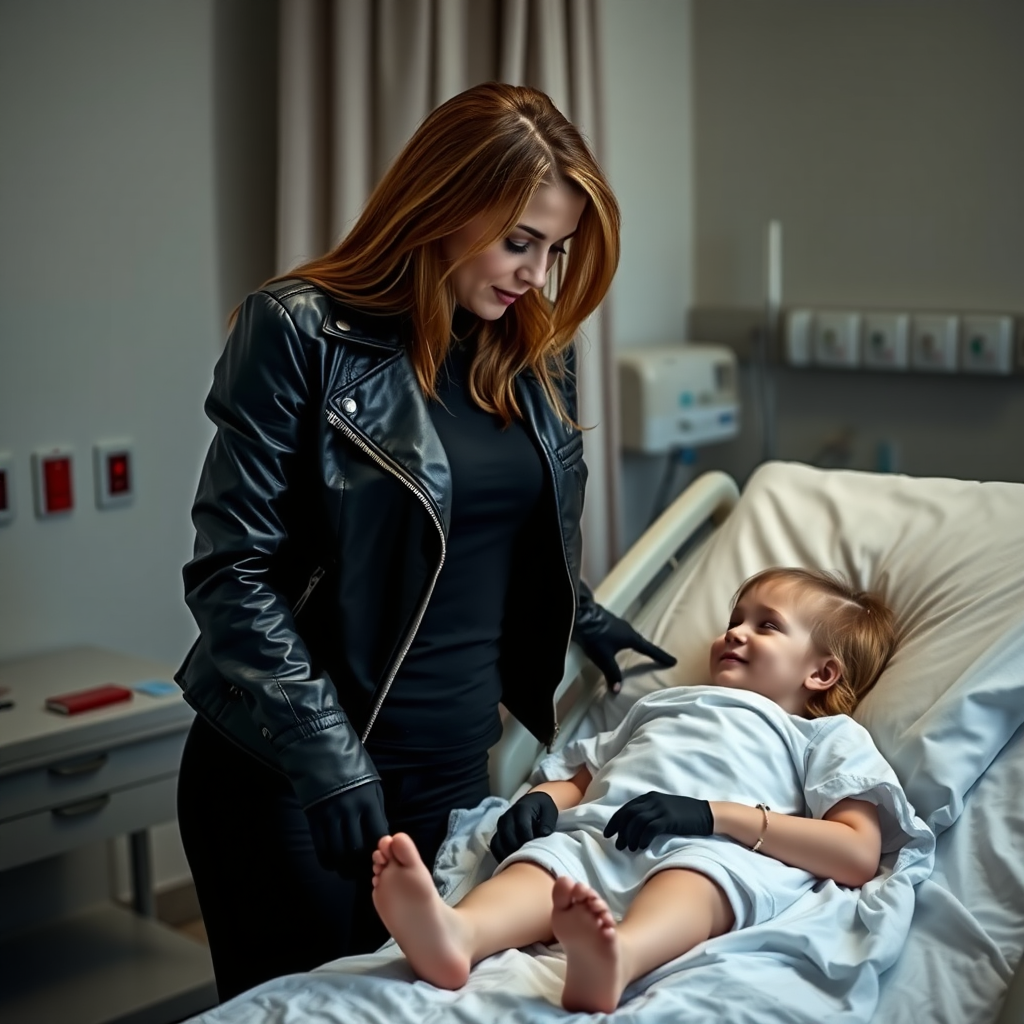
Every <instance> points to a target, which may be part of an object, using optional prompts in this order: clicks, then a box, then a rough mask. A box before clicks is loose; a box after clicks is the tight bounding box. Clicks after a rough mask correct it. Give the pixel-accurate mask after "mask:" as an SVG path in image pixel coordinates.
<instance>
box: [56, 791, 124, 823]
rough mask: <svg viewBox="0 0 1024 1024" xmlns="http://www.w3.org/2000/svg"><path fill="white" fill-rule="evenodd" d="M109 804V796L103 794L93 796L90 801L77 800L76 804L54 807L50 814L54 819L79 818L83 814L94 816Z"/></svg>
mask: <svg viewBox="0 0 1024 1024" xmlns="http://www.w3.org/2000/svg"><path fill="white" fill-rule="evenodd" d="M109 803H110V794H109V793H103V794H101V795H100V796H94V797H93V798H92V799H91V800H79V801H78V803H77V804H65V805H64V806H63V807H54V808H53V811H52V812H51V813H52V814H53V816H54V817H55V818H81V817H82V816H83V815H85V814H95V813H96V812H97V811H102V810H103V808H104V807H106V806H107V804H109Z"/></svg>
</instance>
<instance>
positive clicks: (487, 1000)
mask: <svg viewBox="0 0 1024 1024" xmlns="http://www.w3.org/2000/svg"><path fill="white" fill-rule="evenodd" d="M877 786H879V783H878V780H877V779H875V780H873V782H872V785H871V786H866V787H864V790H863V791H864V792H866V793H868V794H871V793H874V794H875V795H876V796H878V797H879V799H878V802H879V805H880V807H884V808H885V810H886V811H887V815H888V819H889V824H890V825H892V826H893V827H892V828H889V829H888V830H887V836H886V852H885V854H884V856H883V865H882V870H881V871H880V873H879V874H878V876H877V877H876V878H875V879H873V880H872V881H871V882H869V883H868V884H867V885H866V886H864V887H863V889H860V890H857V889H844V888H841V887H839V886H837V885H835V884H834V883H831V882H820V883H818V884H817V885H815V886H814V887H813V888H812V889H810V890H809V891H807V892H805V893H804V895H803V896H801V897H800V898H799V899H798V900H797V901H796V902H795V903H794V904H793V905H792V906H790V907H789V908H788V909H787V910H785V911H783V912H782V913H781V914H780V915H778V916H777V917H774V918H773V919H772V920H770V921H767V922H764V923H762V924H757V925H754V926H752V927H750V928H745V929H743V930H740V931H734V932H730V933H727V934H726V935H722V936H720V937H718V938H716V939H713V940H711V941H709V942H706V943H703V944H701V945H700V946H697V947H696V948H695V949H693V950H691V951H690V952H689V953H687V954H686V955H684V956H682V957H679V958H678V959H676V960H674V961H672V962H670V963H668V964H666V965H664V966H663V967H661V968H659V969H658V970H656V971H653V972H652V973H651V974H649V975H646V976H645V977H643V978H641V979H640V980H639V981H637V982H635V983H634V984H633V985H632V986H631V987H630V988H628V989H627V990H626V992H625V993H624V996H623V1001H622V1004H621V1005H620V1007H619V1009H618V1010H616V1011H615V1013H613V1014H611V1015H610V1019H612V1020H615V1021H622V1022H628V1021H633V1020H641V1019H642V1020H643V1021H644V1024H660V1022H664V1024H670V1022H671V1024H675V1022H677V1021H681V1020H686V1021H688V1022H692V1024H702V1022H706V1024H712V1022H714V1024H719V1022H720V1021H721V1020H723V1019H727V1020H728V1021H729V1022H730V1024H748V1022H749V1024H766V1022H776V1021H778V1022H783V1021H784V1022H786V1024H804V1022H806V1024H821V1022H822V1021H826V1020H827V1021H835V1022H837V1024H839V1022H845V1024H853V1022H865V1021H868V1020H870V1018H871V1016H872V1014H873V1012H874V1009H875V1005H876V1003H877V1000H878V979H879V974H880V973H881V972H882V971H884V970H886V969H887V968H888V967H889V966H890V965H891V964H892V963H893V961H894V960H895V959H896V957H897V956H898V955H899V952H900V949H901V948H902V945H903V942H904V940H905V938H906V933H907V929H908V928H909V925H910V919H911V915H912V913H913V906H914V892H913V886H914V885H915V884H917V883H918V882H920V881H921V880H922V879H924V878H926V877H927V876H928V874H929V872H930V870H931V867H932V860H933V854H934V840H933V837H932V835H931V833H930V832H929V831H928V829H927V828H926V827H925V826H924V825H923V823H922V822H920V820H918V819H916V818H915V817H914V815H913V812H912V810H911V808H910V807H909V805H908V804H907V803H906V799H905V798H904V797H902V791H901V790H899V787H898V785H897V786H895V788H894V789H890V785H889V782H888V781H886V782H885V783H884V785H881V787H880V788H875V787H877ZM883 790H884V791H885V793H886V794H887V795H886V796H885V797H884V798H883V797H882V796H881V794H882V791H883ZM506 806H507V804H506V803H505V801H502V800H499V799H497V798H494V797H492V798H490V799H488V800H486V801H484V803H483V804H481V805H480V806H479V807H477V808H474V809H473V810H468V811H456V812H455V813H454V814H453V815H452V822H451V827H450V829H449V835H448V838H447V839H446V841H445V844H444V845H443V846H442V848H441V852H440V854H439V855H438V861H437V865H436V869H435V876H436V879H437V882H438V885H439V888H440V891H441V893H442V895H443V896H444V897H445V899H446V900H447V902H449V903H456V902H458V901H459V900H460V899H461V898H462V896H463V895H464V894H465V893H466V892H467V891H468V890H469V888H470V887H471V886H473V885H475V884H477V883H478V882H479V881H482V880H483V879H484V878H486V877H488V876H489V875H490V874H491V872H492V871H493V870H494V867H495V863H494V859H493V857H492V856H491V854H490V852H489V850H488V845H489V842H490V836H491V834H492V833H493V830H494V825H495V822H496V821H497V818H498V816H499V815H500V814H501V812H502V811H503V810H504V809H505V807H506ZM883 817H886V815H883ZM563 977H564V960H563V958H562V955H561V952H560V951H559V949H558V947H557V946H554V947H551V948H548V947H545V946H539V945H538V946H534V947H532V948H530V949H528V950H525V951H520V950H510V951H507V952H505V953H501V954H499V955H498V956H495V957H491V958H489V959H487V960H485V961H483V962H482V963H480V964H478V965H477V966H476V967H475V968H474V970H473V972H472V974H471V977H470V981H469V983H468V985H467V986H466V987H465V988H464V989H463V990H461V991H460V992H456V993H453V992H447V991H444V990H441V989H437V988H435V987H434V986H432V985H429V984H427V983H426V982H422V981H416V980H415V979H414V977H413V975H412V973H411V971H410V970H409V968H408V966H407V964H406V962H405V960H404V958H403V957H402V955H401V953H400V951H399V950H398V949H397V947H395V946H394V945H393V944H389V945H388V946H385V947H384V949H383V950H382V951H380V952H378V953H376V954H373V955H372V956H364V957H350V958H347V959H343V960H337V961H334V962H333V963H330V964H327V965H325V966H324V967H321V968H319V969H318V970H316V971H313V972H311V973H309V974H303V975H294V976H290V977H286V978H279V979H277V980H275V981H271V982H268V983H266V984H265V985H262V986H260V987H258V988H256V989H254V990H253V991H252V992H250V993H247V994H245V995H243V996H240V997H238V998H237V999H235V1000H232V1001H231V1002H229V1003H227V1004H225V1005H224V1006H222V1007H220V1008H219V1009H217V1010H213V1011H211V1012H209V1013H207V1014H205V1015H203V1016H202V1017H201V1018H200V1019H201V1020H203V1021H207V1022H209V1024H241V1022H243V1021H244V1022H246V1024H253V1022H256V1021H261V1022H270V1021H274V1022H282V1024H283V1022H288V1021H300V1020H301V1021H304V1022H306V1021H325V1022H326V1021H332V1022H333V1021H337V1022H339V1024H340V1022H342V1021H344V1022H346V1024H356V1022H358V1024H373V1022H381V1024H385V1022H386V1024H404V1022H408V1024H430V1022H434V1021H446V1022H447V1021H465V1022H467V1024H468V1022H472V1024H479V1022H481V1021H498V1020H500V1021H514V1022H519V1021H521V1022H523V1024H544V1022H546V1021H549V1020H550V1021H559V1022H561V1021H566V1020H575V1019H579V1020H593V1019H595V1018H594V1016H593V1015H586V1014H567V1013H566V1012H565V1011H564V1010H562V1009H561V1006H560V1004H559V998H560V994H561V988H562V981H563Z"/></svg>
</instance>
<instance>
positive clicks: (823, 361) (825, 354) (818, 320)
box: [813, 311, 861, 368]
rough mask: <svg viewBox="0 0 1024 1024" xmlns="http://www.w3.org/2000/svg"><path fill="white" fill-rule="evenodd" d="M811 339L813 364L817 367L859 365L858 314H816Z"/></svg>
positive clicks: (831, 312)
mask: <svg viewBox="0 0 1024 1024" xmlns="http://www.w3.org/2000/svg"><path fill="white" fill-rule="evenodd" d="M813 337H814V344H813V347H814V362H815V363H816V364H817V365H818V366H832V367H841V368H842V367H851V366H859V365H860V361H861V359H860V313H851V312H837V311H828V312H818V313H817V314H816V315H815V317H814V331H813Z"/></svg>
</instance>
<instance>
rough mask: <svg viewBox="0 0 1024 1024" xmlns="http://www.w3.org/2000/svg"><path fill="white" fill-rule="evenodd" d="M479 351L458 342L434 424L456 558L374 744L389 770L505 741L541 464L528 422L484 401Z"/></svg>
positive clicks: (449, 559) (441, 384)
mask: <svg viewBox="0 0 1024 1024" xmlns="http://www.w3.org/2000/svg"><path fill="white" fill-rule="evenodd" d="M474 350H475V347H474V344H473V342H468V343H463V344H461V345H459V344H453V345H452V347H451V349H450V350H449V353H448V356H447V358H446V359H445V364H444V367H443V368H442V370H441V373H440V374H439V377H438V397H439V399H440V401H438V402H431V403H430V415H431V419H432V420H433V423H434V426H435V428H436V429H437V433H438V435H439V436H440V438H441V443H442V444H443V445H444V450H445V452H446V454H447V456H448V463H449V466H450V467H451V474H452V516H451V525H450V528H449V531H448V543H447V554H446V556H445V562H444V566H443V567H442V569H441V572H440V574H439V575H438V578H437V582H436V584H435V586H434V591H433V594H432V595H431V598H430V603H429V604H428V606H427V610H426V613H425V615H424V616H423V621H422V622H421V623H420V627H419V630H418V631H417V633H416V637H415V639H414V640H413V643H412V646H411V647H410V649H409V652H408V654H407V655H406V657H405V660H404V661H403V662H402V665H401V668H400V669H399V671H398V675H397V676H396V677H395V680H394V682H393V683H392V685H391V689H390V690H389V692H388V695H387V697H386V698H385V700H384V703H383V704H382V706H381V710H380V713H379V715H378V717H377V720H376V722H375V723H374V726H373V729H372V730H371V732H370V736H369V737H368V743H367V746H368V749H369V752H370V754H371V756H372V757H373V759H374V761H375V762H376V763H377V764H378V766H379V767H381V768H400V767H407V766H409V765H411V764H413V763H415V762H416V761H419V760H422V759H423V758H424V757H426V758H429V759H430V760H431V761H437V762H440V761H443V760H449V759H454V758H459V757H466V756H470V755H472V754H474V753H478V752H481V751H483V750H486V749H487V748H488V747H490V746H491V745H492V744H493V743H494V742H495V741H496V740H497V739H498V737H499V736H500V734H501V723H500V719H499V715H498V702H499V701H500V699H501V679H500V677H499V674H498V658H499V654H500V639H501V629H502V620H503V618H504V615H505V603H506V597H507V594H508V589H509V580H510V578H511V573H512V566H513V563H514V560H515V552H516V548H517V545H518V543H520V542H523V540H524V537H525V538H526V540H527V542H528V535H529V534H530V532H531V531H533V530H536V528H537V523H536V520H537V513H538V510H539V507H540V505H541V495H542V493H543V490H544V472H543V469H542V466H541V461H540V455H539V453H538V452H537V450H536V448H535V447H534V444H533V441H532V440H531V438H530V435H529V434H528V433H527V430H526V429H525V428H524V427H523V425H522V424H521V423H519V422H518V421H513V423H512V425H511V426H509V427H508V428H503V427H502V423H501V420H500V419H499V418H498V417H497V416H495V415H492V414H491V413H488V412H485V411H484V410H483V409H481V408H479V407H478V406H477V405H475V404H474V403H473V400H472V398H471V397H470V394H469V384H468V378H469V366H470V363H471V361H472V356H473V352H474Z"/></svg>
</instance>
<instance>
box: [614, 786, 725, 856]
mask: <svg viewBox="0 0 1024 1024" xmlns="http://www.w3.org/2000/svg"><path fill="white" fill-rule="evenodd" d="M714 831H715V816H714V815H713V814H712V813H711V804H709V803H708V802H707V800H694V799H693V797H689V796H670V795H669V794H668V793H644V795H643V796H637V797H634V798H633V799H632V800H630V801H629V802H628V803H625V804H623V805H622V806H621V807H620V808H619V809H618V810H617V811H616V812H615V813H614V814H613V815H612V816H611V818H610V820H609V821H608V824H607V825H606V826H605V829H604V837H605V839H611V837H612V836H613V835H615V833H616V832H618V833H619V838H618V839H616V840H615V848H616V849H617V850H624V849H626V847H627V846H628V847H629V848H630V849H631V850H646V849H647V847H648V846H650V845H651V843H652V842H653V841H654V837H655V836H662V835H673V836H709V835H711V834H712V833H713V832H714Z"/></svg>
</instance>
